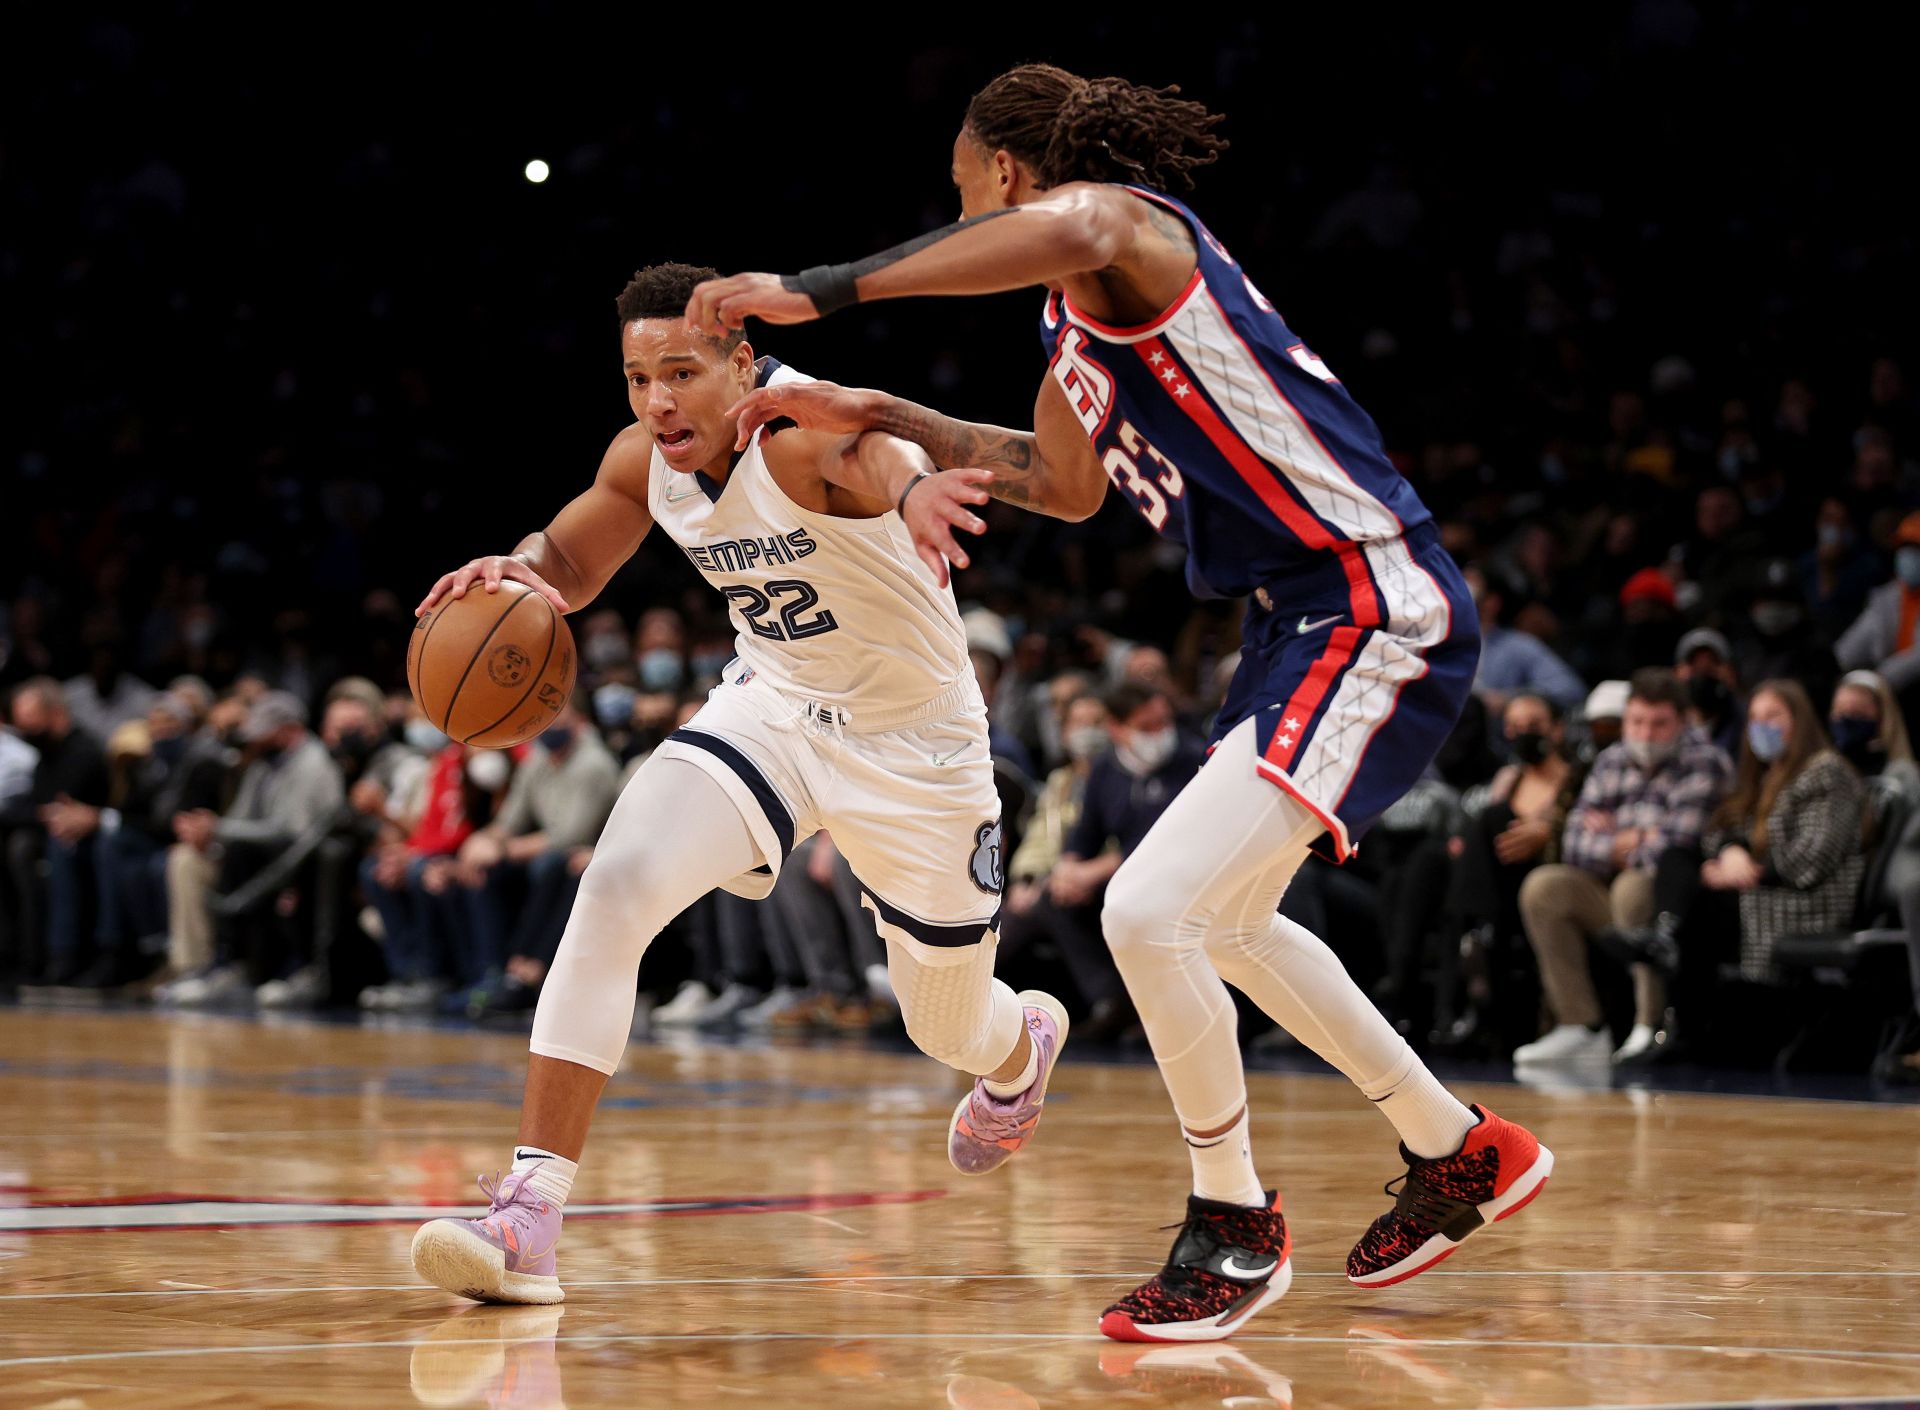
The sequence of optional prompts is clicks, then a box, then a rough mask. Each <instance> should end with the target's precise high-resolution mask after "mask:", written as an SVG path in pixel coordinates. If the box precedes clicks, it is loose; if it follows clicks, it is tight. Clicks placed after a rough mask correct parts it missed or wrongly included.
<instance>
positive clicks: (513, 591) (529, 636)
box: [407, 581, 575, 749]
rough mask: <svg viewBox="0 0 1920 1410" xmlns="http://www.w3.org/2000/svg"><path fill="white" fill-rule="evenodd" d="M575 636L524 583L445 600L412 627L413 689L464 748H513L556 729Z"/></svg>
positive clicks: (569, 689) (568, 692)
mask: <svg viewBox="0 0 1920 1410" xmlns="http://www.w3.org/2000/svg"><path fill="white" fill-rule="evenodd" d="M574 666H575V657H574V651H573V633H572V632H571V631H569V630H568V629H567V624H566V622H565V620H564V619H563V618H562V617H561V616H560V614H559V613H558V612H556V611H554V609H553V604H551V603H550V602H548V601H547V600H546V598H544V597H542V596H541V595H540V594H539V593H537V592H535V591H534V590H533V589H532V588H530V587H527V586H526V585H525V584H523V583H516V582H511V581H508V582H503V583H501V584H500V591H498V592H488V591H487V590H486V588H485V587H483V586H481V585H479V584H477V583H476V584H475V585H474V586H473V587H471V588H469V589H467V595H466V596H465V597H449V598H444V599H442V600H441V602H439V603H438V604H437V605H436V606H435V607H433V608H432V609H431V610H430V611H429V612H427V614H426V615H425V616H423V617H417V618H415V619H414V623H413V637H412V639H411V640H410V641H409V642H408V643H407V685H408V686H409V687H410V688H411V689H412V691H413V698H414V699H415V700H417V701H419V702H420V708H421V709H422V710H424V711H425V712H426V715H427V718H428V719H429V720H431V721H433V723H434V724H435V725H436V726H437V727H439V728H440V729H442V730H444V731H446V733H447V734H448V735H450V736H451V737H452V738H454V739H455V740H458V741H459V742H460V743H462V744H474V745H478V746H480V747H481V748H483V749H507V748H510V747H511V746H513V745H515V744H519V743H521V742H522V741H524V740H529V739H532V738H533V737H534V736H535V735H536V734H538V733H540V731H541V730H543V729H545V728H546V727H547V726H548V725H550V724H552V723H553V719H554V716H556V715H558V714H559V713H560V710H561V707H562V706H564V705H565V704H566V703H567V701H568V699H569V698H570V697H571V696H572V695H573V675H574Z"/></svg>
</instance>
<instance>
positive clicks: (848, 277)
mask: <svg viewBox="0 0 1920 1410" xmlns="http://www.w3.org/2000/svg"><path fill="white" fill-rule="evenodd" d="M857 280H858V276H857V275H856V274H855V273H854V272H853V266H852V265H850V264H816V265H815V266H814V267H813V268H812V269H803V270H801V271H800V272H799V273H798V274H783V275H781V276H780V287H781V288H783V289H786V290H788V291H790V292H792V293H797V294H805V295H806V296H807V297H808V298H810V299H812V300H813V310H814V312H815V313H818V314H820V315H821V316H822V317H825V316H826V315H827V314H829V313H838V312H839V311H840V310H841V309H843V308H845V307H847V306H848V305H849V304H857V303H859V302H860V293H859V290H858V289H857V288H856V287H855V285H856V283H857Z"/></svg>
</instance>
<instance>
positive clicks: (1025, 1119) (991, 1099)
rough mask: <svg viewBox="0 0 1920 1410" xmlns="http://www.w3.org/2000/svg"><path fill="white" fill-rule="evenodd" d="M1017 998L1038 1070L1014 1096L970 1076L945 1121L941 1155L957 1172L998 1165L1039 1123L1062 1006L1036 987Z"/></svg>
mask: <svg viewBox="0 0 1920 1410" xmlns="http://www.w3.org/2000/svg"><path fill="white" fill-rule="evenodd" d="M1019 998H1020V1003H1021V1006H1022V1007H1023V1008H1024V1009H1025V1010H1026V1015H1027V1033H1028V1035H1029V1036H1031V1038H1032V1039H1033V1044H1034V1047H1035V1048H1037V1049H1038V1050H1039V1053H1040V1071H1039V1074H1038V1075H1037V1076H1036V1077H1035V1078H1034V1079H1033V1085H1032V1086H1031V1087H1029V1088H1027V1090H1026V1091H1024V1092H1022V1093H1020V1094H1019V1095H1018V1096H1015V1097H996V1096H994V1095H993V1094H991V1093H990V1092H988V1091H987V1083H986V1079H985V1078H983V1077H976V1078H975V1079H974V1082H973V1090H972V1091H971V1092H968V1093H967V1095H966V1096H964V1097H962V1098H961V1099H960V1105H959V1106H957V1107H955V1108H954V1110H953V1121H952V1122H951V1123H950V1124H949V1125H948V1127H947V1159H948V1160H950V1161H952V1162H953V1168H954V1169H955V1170H958V1171H959V1172H960V1173H961V1174H962V1175H985V1174H986V1173H987V1172H988V1171H989V1170H998V1169H999V1168H1000V1167H1001V1166H1002V1165H1004V1164H1006V1162H1007V1158H1008V1157H1009V1156H1011V1155H1012V1154H1013V1153H1014V1152H1015V1151H1017V1150H1019V1149H1020V1148H1021V1147H1022V1146H1024V1145H1025V1144H1026V1143H1027V1141H1028V1140H1029V1139H1031V1137H1032V1136H1033V1128H1034V1127H1035V1126H1037V1125H1039V1124H1040V1104H1041V1103H1042V1102H1044V1101H1046V1099H1047V1079H1048V1078H1050V1077H1052V1076H1053V1068H1054V1064H1055V1063H1057V1062H1058V1061H1059V1060H1060V1049H1061V1048H1062V1047H1063V1046H1065V1044H1066V1041H1067V1011H1066V1010H1065V1009H1063V1008H1061V1007H1060V1001H1059V1000H1058V999H1056V998H1054V997H1053V995H1051V994H1044V993H1042V992H1041V991H1040V990H1038V989H1026V990H1023V991H1021V993H1020V995H1019Z"/></svg>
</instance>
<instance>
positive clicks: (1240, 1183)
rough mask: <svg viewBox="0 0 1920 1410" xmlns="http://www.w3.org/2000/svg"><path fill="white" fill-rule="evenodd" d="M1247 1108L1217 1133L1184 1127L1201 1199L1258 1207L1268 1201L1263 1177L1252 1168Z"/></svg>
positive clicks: (1194, 1185)
mask: <svg viewBox="0 0 1920 1410" xmlns="http://www.w3.org/2000/svg"><path fill="white" fill-rule="evenodd" d="M1247 1126H1248V1116H1247V1110H1246V1108H1244V1107H1242V1108H1241V1110H1240V1119H1239V1120H1238V1121H1236V1122H1234V1123H1233V1125H1232V1126H1230V1127H1229V1128H1228V1129H1227V1130H1225V1131H1222V1132H1221V1133H1220V1134H1219V1135H1217V1136H1205V1137H1200V1136H1195V1135H1194V1134H1193V1133H1192V1132H1190V1131H1188V1130H1186V1129H1185V1128H1184V1127H1183V1128H1181V1132H1180V1134H1181V1135H1183V1136H1185V1137H1186V1139H1187V1157H1188V1159H1190V1160H1191V1161H1192V1162H1193V1192H1194V1193H1195V1194H1196V1195H1198V1196H1200V1198H1201V1199H1212V1200H1221V1201H1224V1202H1225V1203H1227V1204H1244V1205H1246V1206H1247V1207H1248V1208H1250V1209H1259V1208H1261V1207H1262V1206H1264V1205H1265V1204H1266V1202H1267V1193H1266V1191H1265V1190H1263V1189H1261V1188H1260V1176H1259V1173H1258V1172H1257V1171H1255V1170H1254V1168H1253V1146H1252V1142H1251V1141H1250V1140H1249V1138H1248V1135H1247Z"/></svg>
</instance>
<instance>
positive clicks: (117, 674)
mask: <svg viewBox="0 0 1920 1410" xmlns="http://www.w3.org/2000/svg"><path fill="white" fill-rule="evenodd" d="M86 635H87V655H88V658H89V665H88V668H87V672H86V674H85V675H79V676H75V677H74V678H73V679H72V680H70V681H68V682H67V687H66V693H67V709H68V710H69V711H70V712H71V713H72V715H73V722H74V724H75V725H77V726H78V727H79V728H80V729H82V730H84V731H85V732H86V733H88V734H90V735H92V736H93V737H94V738H95V739H98V740H101V741H103V742H104V741H105V740H106V739H107V737H108V736H109V735H111V734H112V733H113V732H114V731H115V730H117V729H119V728H120V726H121V725H124V724H126V723H127V722H128V721H129V720H139V719H144V718H145V717H146V713H147V707H148V706H150V705H152V704H153V701H154V698H155V697H156V696H158V695H159V694H160V692H159V691H157V690H155V689H154V688H153V687H152V686H150V685H148V684H147V683H146V682H145V681H143V680H140V679H138V678H137V677H135V676H132V675H129V674H128V673H127V670H126V660H125V658H126V647H125V643H123V642H122V641H121V639H120V634H119V632H118V631H117V630H116V629H115V628H114V627H112V626H111V625H110V624H109V623H107V622H104V621H96V622H93V623H89V625H88V627H87V631H86Z"/></svg>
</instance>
